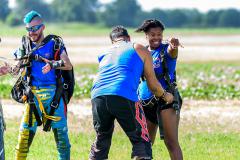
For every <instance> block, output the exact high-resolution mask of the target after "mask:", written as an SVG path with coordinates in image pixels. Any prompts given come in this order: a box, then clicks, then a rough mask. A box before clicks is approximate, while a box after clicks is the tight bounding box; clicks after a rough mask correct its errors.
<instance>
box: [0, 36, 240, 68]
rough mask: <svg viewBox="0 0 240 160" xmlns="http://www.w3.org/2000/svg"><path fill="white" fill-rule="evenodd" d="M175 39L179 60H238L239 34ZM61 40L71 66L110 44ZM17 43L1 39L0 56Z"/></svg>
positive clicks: (100, 40)
mask: <svg viewBox="0 0 240 160" xmlns="http://www.w3.org/2000/svg"><path fill="white" fill-rule="evenodd" d="M167 38H168V37H166V39H167ZM178 38H179V39H180V41H181V43H182V44H183V45H184V48H179V61H182V62H191V61H211V60H214V61H216V60H220V61H223V60H224V61H233V60H234V61H236V60H240V42H239V39H240V35H234V36H233V35H221V36H217V35H193V36H183V35H181V36H179V37H178ZM63 39H64V42H65V44H66V46H67V49H68V52H69V56H70V59H71V61H72V62H73V63H74V64H78V63H97V55H98V54H99V53H102V52H103V51H104V50H105V48H107V47H108V46H109V45H110V44H111V43H110V40H109V38H108V36H99V37H94V36H93V37H89V36H88V37H63ZM20 42H21V41H20V38H18V37H2V43H1V47H0V56H5V57H10V56H11V53H12V52H13V51H14V50H15V49H16V48H17V47H18V46H19V45H20ZM132 42H139V43H142V44H145V43H146V40H145V38H144V36H133V37H132Z"/></svg>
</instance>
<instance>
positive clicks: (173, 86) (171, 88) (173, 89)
mask: <svg viewBox="0 0 240 160" xmlns="http://www.w3.org/2000/svg"><path fill="white" fill-rule="evenodd" d="M166 47H167V45H166V46H165V45H164V46H163V47H162V49H161V51H160V57H161V65H162V69H163V72H162V73H161V74H157V73H156V72H155V75H156V77H157V79H158V80H160V79H162V78H164V80H165V82H166V84H167V91H168V92H170V93H172V94H173V96H174V97H173V109H174V110H175V111H176V114H179V112H180V108H181V102H180V101H182V99H181V96H180V94H179V92H178V89H177V83H176V71H174V79H173V82H172V83H171V80H170V75H169V72H168V67H167V62H166V58H165V54H164V52H165V50H166ZM141 79H142V80H143V81H144V80H146V79H145V77H143V76H142V77H141ZM158 101H159V98H158V97H156V96H155V95H153V96H152V97H151V99H149V100H141V104H142V105H143V106H149V105H150V106H154V105H155V104H156V103H158Z"/></svg>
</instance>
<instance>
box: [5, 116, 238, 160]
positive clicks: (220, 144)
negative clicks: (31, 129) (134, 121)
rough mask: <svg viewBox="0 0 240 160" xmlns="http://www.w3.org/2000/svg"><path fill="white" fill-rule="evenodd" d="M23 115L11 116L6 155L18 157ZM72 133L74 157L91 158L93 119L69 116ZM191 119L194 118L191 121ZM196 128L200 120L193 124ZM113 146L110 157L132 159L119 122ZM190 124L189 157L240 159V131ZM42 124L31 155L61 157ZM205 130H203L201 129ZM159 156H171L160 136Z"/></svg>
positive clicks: (184, 136) (184, 142)
mask: <svg viewBox="0 0 240 160" xmlns="http://www.w3.org/2000/svg"><path fill="white" fill-rule="evenodd" d="M19 121H20V120H19V119H15V120H9V119H7V124H8V126H7V131H6V133H5V147H6V159H7V160H13V159H14V148H15V146H16V144H17V135H18V127H19ZM68 123H69V136H70V141H71V145H72V147H71V160H87V159H88V155H89V150H90V146H91V144H92V142H93V141H94V139H95V132H94V130H93V127H92V124H91V119H89V118H86V119H74V117H72V116H71V118H69V122H68ZM189 123H191V122H189ZM191 125H192V126H193V127H192V128H194V126H195V125H196V124H194V123H192V124H191ZM116 126H117V127H116V129H115V132H114V135H113V140H112V146H111V149H110V154H109V160H128V159H130V155H131V144H130V142H129V141H128V138H127V137H126V135H125V134H124V133H123V131H122V130H121V129H120V128H119V126H118V125H116ZM189 128H191V127H189V124H188V125H186V126H185V125H182V126H181V127H180V135H179V139H180V144H181V146H182V150H183V155H184V159H186V160H226V159H227V160H238V159H240V145H239V142H240V134H239V133H237V132H218V131H214V130H213V131H211V132H208V131H207V130H205V128H204V127H202V128H199V129H198V130H190V129H189ZM41 130H42V127H39V129H38V133H37V134H36V136H35V139H34V141H33V144H32V146H31V148H30V152H29V155H28V159H29V160H43V159H44V160H53V159H57V151H56V146H55V141H54V137H53V133H52V132H48V133H45V132H43V131H41ZM200 130H201V131H200ZM153 156H154V159H156V160H169V155H168V151H167V149H166V147H165V145H164V142H163V141H162V140H160V139H159V138H157V139H156V142H155V144H154V146H153Z"/></svg>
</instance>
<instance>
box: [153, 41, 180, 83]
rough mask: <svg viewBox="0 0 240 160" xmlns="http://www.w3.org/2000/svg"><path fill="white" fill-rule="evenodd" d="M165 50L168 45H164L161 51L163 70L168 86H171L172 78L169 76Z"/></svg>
mask: <svg viewBox="0 0 240 160" xmlns="http://www.w3.org/2000/svg"><path fill="white" fill-rule="evenodd" d="M165 50H166V45H163V47H162V49H161V51H160V56H161V63H162V69H163V77H164V79H165V81H166V83H167V85H168V86H171V82H170V76H169V72H168V67H167V62H166V58H165V54H164V52H165ZM174 74H176V73H174ZM157 77H158V76H157ZM175 79H176V78H175ZM175 79H174V80H175Z"/></svg>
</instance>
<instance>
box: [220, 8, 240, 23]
mask: <svg viewBox="0 0 240 160" xmlns="http://www.w3.org/2000/svg"><path fill="white" fill-rule="evenodd" d="M218 26H220V27H231V26H232V27H239V26H240V12H239V11H237V10H235V9H229V10H225V11H222V13H221V15H220V16H219V21H218Z"/></svg>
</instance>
